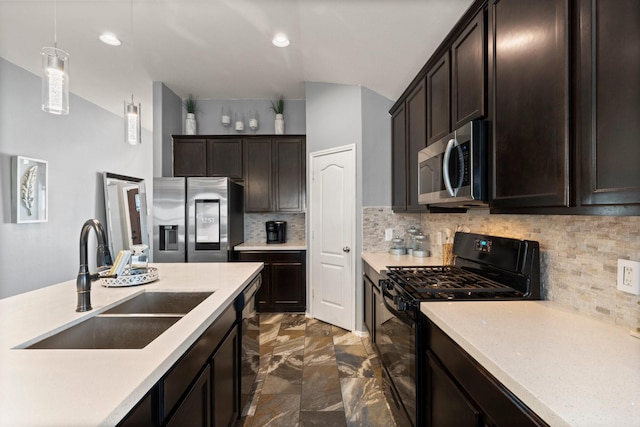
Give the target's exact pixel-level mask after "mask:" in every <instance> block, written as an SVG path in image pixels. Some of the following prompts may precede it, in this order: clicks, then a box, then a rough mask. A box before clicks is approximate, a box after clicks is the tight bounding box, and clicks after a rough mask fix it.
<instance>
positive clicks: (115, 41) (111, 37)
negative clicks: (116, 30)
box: [100, 33, 122, 46]
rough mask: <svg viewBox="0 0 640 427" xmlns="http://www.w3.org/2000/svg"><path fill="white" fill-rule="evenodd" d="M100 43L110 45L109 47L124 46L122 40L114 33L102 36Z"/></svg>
mask: <svg viewBox="0 0 640 427" xmlns="http://www.w3.org/2000/svg"><path fill="white" fill-rule="evenodd" d="M100 41H101V42H102V43H104V44H108V45H109V46H120V45H121V44H122V42H121V41H120V39H119V38H118V37H116V35H115V34H113V33H102V34H100Z"/></svg>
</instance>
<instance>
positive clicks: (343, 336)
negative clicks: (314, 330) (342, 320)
mask: <svg viewBox="0 0 640 427" xmlns="http://www.w3.org/2000/svg"><path fill="white" fill-rule="evenodd" d="M332 329H333V331H332V332H333V343H334V344H336V345H356V344H358V345H362V337H359V336H358V335H355V334H352V333H351V332H349V331H345V330H344V329H342V328H338V327H337V326H334V327H333V328H332Z"/></svg>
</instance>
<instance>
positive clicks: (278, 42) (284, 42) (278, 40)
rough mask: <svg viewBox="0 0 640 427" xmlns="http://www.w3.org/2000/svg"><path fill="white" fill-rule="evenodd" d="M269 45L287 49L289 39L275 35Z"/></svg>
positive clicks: (281, 34)
mask: <svg viewBox="0 0 640 427" xmlns="http://www.w3.org/2000/svg"><path fill="white" fill-rule="evenodd" d="M271 43H273V44H274V45H275V46H278V47H287V46H289V39H288V38H287V35H286V34H283V33H278V34H276V35H275V37H274V38H273V40H271Z"/></svg>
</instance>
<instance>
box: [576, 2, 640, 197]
mask: <svg viewBox="0 0 640 427" xmlns="http://www.w3.org/2000/svg"><path fill="white" fill-rule="evenodd" d="M579 19H580V26H579V33H578V39H579V46H578V49H579V59H578V61H579V62H578V65H579V70H580V74H579V75H578V81H579V88H578V90H577V92H578V94H579V100H578V101H579V102H578V105H579V106H578V108H579V111H580V120H581V126H580V128H579V131H578V132H577V134H578V135H580V141H579V150H580V151H581V153H582V156H581V164H580V166H581V168H582V173H581V183H582V188H581V202H582V204H583V205H585V206H587V205H593V206H595V205H616V204H634V203H635V204H638V203H640V160H639V159H640V143H639V141H640V2H638V1H637V0H618V1H616V2H614V3H611V2H606V1H601V0H597V1H591V0H589V1H587V0H582V1H580V3H579Z"/></svg>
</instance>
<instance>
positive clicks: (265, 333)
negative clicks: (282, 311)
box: [258, 324, 280, 347]
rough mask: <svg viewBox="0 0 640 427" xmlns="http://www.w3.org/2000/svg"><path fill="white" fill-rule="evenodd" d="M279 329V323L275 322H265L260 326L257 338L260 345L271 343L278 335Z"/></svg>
mask: <svg viewBox="0 0 640 427" xmlns="http://www.w3.org/2000/svg"><path fill="white" fill-rule="evenodd" d="M279 331H280V325H279V324H275V325H271V324H266V325H261V326H260V336H259V338H258V342H259V343H260V346H261V347H262V346H268V345H273V343H275V341H276V338H277V336H278V332H279Z"/></svg>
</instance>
